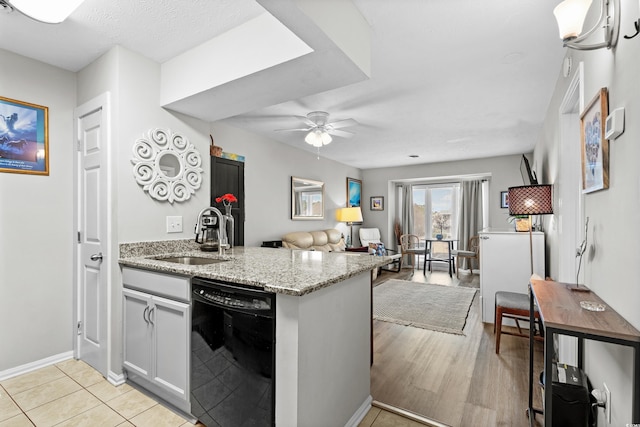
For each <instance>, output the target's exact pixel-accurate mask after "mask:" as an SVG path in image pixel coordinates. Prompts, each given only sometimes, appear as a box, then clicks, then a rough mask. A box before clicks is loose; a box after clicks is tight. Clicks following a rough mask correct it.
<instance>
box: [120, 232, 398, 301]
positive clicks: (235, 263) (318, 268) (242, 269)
mask: <svg viewBox="0 0 640 427" xmlns="http://www.w3.org/2000/svg"><path fill="white" fill-rule="evenodd" d="M199 248H200V245H198V244H197V243H195V242H193V241H192V240H189V241H185V240H175V241H171V240H169V241H160V242H141V243H125V244H121V245H120V259H119V262H120V264H121V265H123V266H129V267H136V268H142V269H146V270H154V271H157V272H163V273H170V274H181V275H186V276H189V277H204V278H207V279H216V280H224V281H227V282H233V283H240V284H244V285H249V286H255V287H258V288H261V289H264V290H265V291H267V292H273V293H277V294H286V295H293V296H301V295H306V294H308V293H311V292H314V291H317V290H319V289H322V288H325V287H327V286H331V285H333V284H335V283H338V282H341V281H344V280H345V279H348V278H350V277H354V276H357V275H358V274H360V273H363V272H365V271H369V270H372V269H374V268H376V267H381V266H384V265H386V264H389V263H390V262H392V259H391V258H390V257H379V256H373V255H366V254H359V253H352V252H351V253H350V252H322V251H305V250H297V249H293V250H292V249H284V248H259V247H235V248H231V249H229V250H227V251H226V253H225V255H218V252H203V251H201V250H199ZM171 256H192V257H193V256H195V257H204V258H214V259H224V260H225V261H224V262H220V263H216V264H206V265H185V264H177V263H171V262H166V261H162V260H156V259H153V258H155V257H171Z"/></svg>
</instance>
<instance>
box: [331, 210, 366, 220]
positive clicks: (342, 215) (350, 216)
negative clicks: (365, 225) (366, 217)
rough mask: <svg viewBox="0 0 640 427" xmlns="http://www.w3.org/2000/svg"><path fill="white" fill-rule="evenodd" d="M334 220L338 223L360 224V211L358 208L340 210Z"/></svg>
mask: <svg viewBox="0 0 640 427" xmlns="http://www.w3.org/2000/svg"><path fill="white" fill-rule="evenodd" d="M336 219H337V220H338V221H340V222H362V210H361V209H360V207H359V206H356V207H352V208H340V209H338V210H337V211H336Z"/></svg>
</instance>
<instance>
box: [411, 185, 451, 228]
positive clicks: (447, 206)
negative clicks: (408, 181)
mask: <svg viewBox="0 0 640 427" xmlns="http://www.w3.org/2000/svg"><path fill="white" fill-rule="evenodd" d="M412 189H413V194H412V196H413V234H417V235H418V237H420V238H421V239H425V238H427V237H428V238H437V237H438V235H440V234H441V235H442V237H443V238H445V239H451V238H454V239H455V238H456V236H457V235H458V203H459V202H458V200H459V195H460V184H433V185H414V186H413V187H412Z"/></svg>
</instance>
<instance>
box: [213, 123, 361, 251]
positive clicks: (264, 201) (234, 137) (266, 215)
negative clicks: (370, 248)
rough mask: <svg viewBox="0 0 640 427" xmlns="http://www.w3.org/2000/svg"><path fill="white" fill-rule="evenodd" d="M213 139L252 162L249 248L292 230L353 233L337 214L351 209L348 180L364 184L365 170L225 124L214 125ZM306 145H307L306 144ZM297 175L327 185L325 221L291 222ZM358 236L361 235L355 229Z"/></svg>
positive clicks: (247, 164)
mask: <svg viewBox="0 0 640 427" xmlns="http://www.w3.org/2000/svg"><path fill="white" fill-rule="evenodd" d="M211 134H212V135H213V137H214V139H215V142H216V145H218V146H220V147H222V148H223V150H224V151H226V152H230V153H235V154H240V155H243V156H245V158H246V159H245V195H246V211H247V214H246V222H245V246H259V245H260V244H261V243H262V241H264V240H280V238H281V237H282V236H283V235H284V234H286V233H288V232H290V231H300V230H303V231H311V230H323V229H326V228H337V229H339V230H341V231H342V232H343V233H348V227H347V226H346V225H345V224H344V223H339V222H337V221H336V219H335V211H336V209H337V208H339V207H344V206H346V201H347V189H346V186H347V182H346V179H347V177H350V178H357V179H360V177H361V176H360V170H359V169H356V168H352V167H349V166H345V165H343V164H341V163H337V162H334V161H331V160H327V159H325V158H323V157H322V149H320V159H318V158H317V156H316V155H315V154H313V153H310V152H307V151H304V150H297V149H295V148H292V147H291V146H289V145H285V144H282V143H279V142H275V141H273V140H269V139H266V138H263V137H260V136H258V135H255V134H252V133H249V132H245V131H242V130H240V129H237V128H234V127H231V126H229V125H226V124H225V123H222V122H216V123H213V124H212V125H211ZM300 144H306V143H305V142H304V141H303V140H302V139H301V140H300ZM291 176H297V177H301V178H308V179H314V180H318V181H323V182H324V183H325V209H324V220H310V221H306V220H305V221H300V220H296V221H293V220H291ZM363 200H364V199H363ZM354 234H357V233H356V231H355V228H354ZM345 235H346V234H345Z"/></svg>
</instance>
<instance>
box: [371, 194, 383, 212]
mask: <svg viewBox="0 0 640 427" xmlns="http://www.w3.org/2000/svg"><path fill="white" fill-rule="evenodd" d="M370 203H371V205H370V206H369V209H371V210H372V211H383V210H384V197H383V196H373V197H371V199H370Z"/></svg>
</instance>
